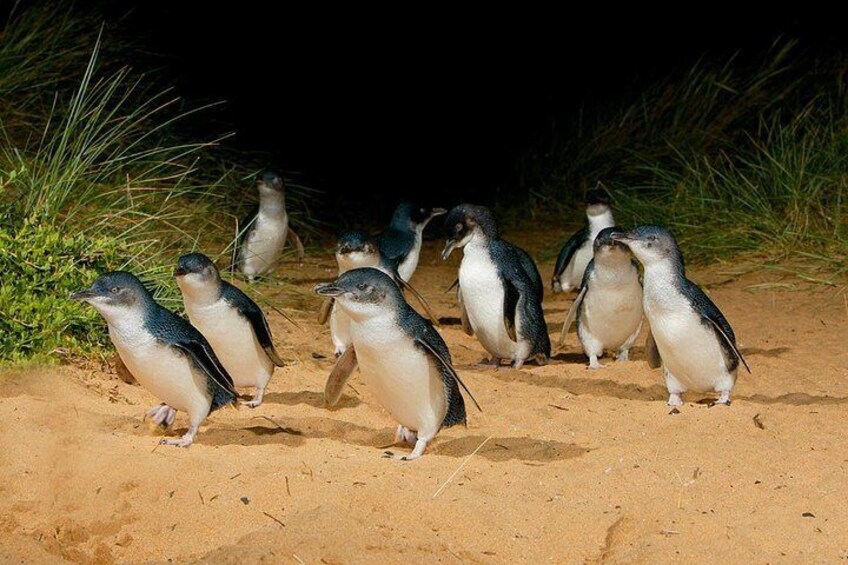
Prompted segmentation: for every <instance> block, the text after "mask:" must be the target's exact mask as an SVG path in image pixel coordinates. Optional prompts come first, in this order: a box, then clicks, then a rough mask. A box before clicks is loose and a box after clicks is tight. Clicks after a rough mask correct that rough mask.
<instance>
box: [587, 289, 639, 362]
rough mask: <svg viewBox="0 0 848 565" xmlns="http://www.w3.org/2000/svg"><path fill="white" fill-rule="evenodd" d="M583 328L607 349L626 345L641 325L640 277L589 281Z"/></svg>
mask: <svg viewBox="0 0 848 565" xmlns="http://www.w3.org/2000/svg"><path fill="white" fill-rule="evenodd" d="M581 308H582V311H581V313H580V332H581V339H582V334H583V333H584V332H585V333H588V334H589V335H590V336H591V337H592V338H593V339H595V340H597V341H598V342H599V343H600V344H601V347H602V348H604V349H617V348H619V347H621V346H622V345H624V344H625V343H626V342H627V341H628V340H629V339H630V338H631V337H633V334H634V333H636V332H638V331H639V328H640V327H641V325H642V287H641V285H640V284H639V280H638V278H636V277H634V278H633V280H632V281H629V282H627V283H623V284H622V283H617V284H612V285H609V286H607V285H603V284H595V283H594V282H593V283H592V284H590V286H589V290H588V291H586V296H585V297H584V298H583V304H582V305H581Z"/></svg>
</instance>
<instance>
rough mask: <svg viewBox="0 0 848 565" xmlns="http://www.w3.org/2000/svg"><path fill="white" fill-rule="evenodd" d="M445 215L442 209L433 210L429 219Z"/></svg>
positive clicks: (444, 210) (445, 211)
mask: <svg viewBox="0 0 848 565" xmlns="http://www.w3.org/2000/svg"><path fill="white" fill-rule="evenodd" d="M447 213H448V211H447V210H446V209H444V208H433V210H432V211H431V212H430V219H433V218H435V217H436V216H444V215H445V214H447Z"/></svg>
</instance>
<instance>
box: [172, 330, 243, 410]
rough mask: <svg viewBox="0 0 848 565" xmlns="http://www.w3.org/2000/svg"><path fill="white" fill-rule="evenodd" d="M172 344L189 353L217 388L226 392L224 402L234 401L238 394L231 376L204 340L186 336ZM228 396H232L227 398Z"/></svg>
mask: <svg viewBox="0 0 848 565" xmlns="http://www.w3.org/2000/svg"><path fill="white" fill-rule="evenodd" d="M172 345H173V346H174V347H177V348H178V349H180V350H182V351H184V352H185V353H187V354H189V355H190V356H191V358H192V360H193V361H194V363H195V365H197V367H198V368H200V370H201V371H203V372H204V373H205V374H206V375H207V376H208V377H209V378H211V379H212V381H213V382H214V383H215V384H216V385H217V386H218V388H219V389H221V390H222V391H223V392H225V393H227V394H226V396H227V402H226V403H230V402H235V400H236V399H237V398H238V397H239V394H238V392H236V389H235V386H234V385H233V378H232V377H231V376H230V374H229V373H228V372H227V370H226V369H225V368H224V366H223V365H221V362H220V361H219V360H218V357H217V356H216V355H215V352H214V351H213V350H212V347H211V346H210V345H209V344H208V343H206V342H205V340H204V341H197V340H193V339H190V338H188V339H182V340H180V341H175V342H173V344H172ZM230 396H231V397H232V398H229V397H230ZM213 399H214V397H213Z"/></svg>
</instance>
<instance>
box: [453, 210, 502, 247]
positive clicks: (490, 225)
mask: <svg viewBox="0 0 848 565" xmlns="http://www.w3.org/2000/svg"><path fill="white" fill-rule="evenodd" d="M475 233H482V234H483V235H484V236H485V237H488V238H490V239H493V238H497V237H499V234H498V227H497V223H496V222H495V218H494V216H492V212H491V210H489V209H488V208H486V207H485V206H474V205H473V204H460V205H459V206H456V207H455V208H454V209H453V210H451V211H450V212H448V215H447V217H446V218H445V238H446V239H447V241H446V242H445V249H444V251H442V259H447V258H448V257H449V256H450V254H451V253H452V252H453V250H454V249H456V248H458V247H465V246H466V245H467V244H468V242H469V241H471V238H473V237H474V234H475Z"/></svg>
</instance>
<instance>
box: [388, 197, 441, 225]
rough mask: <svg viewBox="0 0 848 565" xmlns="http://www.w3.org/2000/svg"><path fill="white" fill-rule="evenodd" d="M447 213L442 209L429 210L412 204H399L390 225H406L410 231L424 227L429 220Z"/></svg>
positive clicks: (429, 208)
mask: <svg viewBox="0 0 848 565" xmlns="http://www.w3.org/2000/svg"><path fill="white" fill-rule="evenodd" d="M447 213H448V211H447V210H445V209H444V208H431V207H429V206H420V205H417V204H414V203H412V202H401V203H400V204H398V206H397V208H395V213H394V215H392V225H393V226H395V227H403V226H404V225H408V226H409V227H410V228H412V229H416V228H418V227H423V226H426V225H427V224H428V223H429V222H430V220H432V219H433V218H435V217H436V216H441V215H444V214H447Z"/></svg>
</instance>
